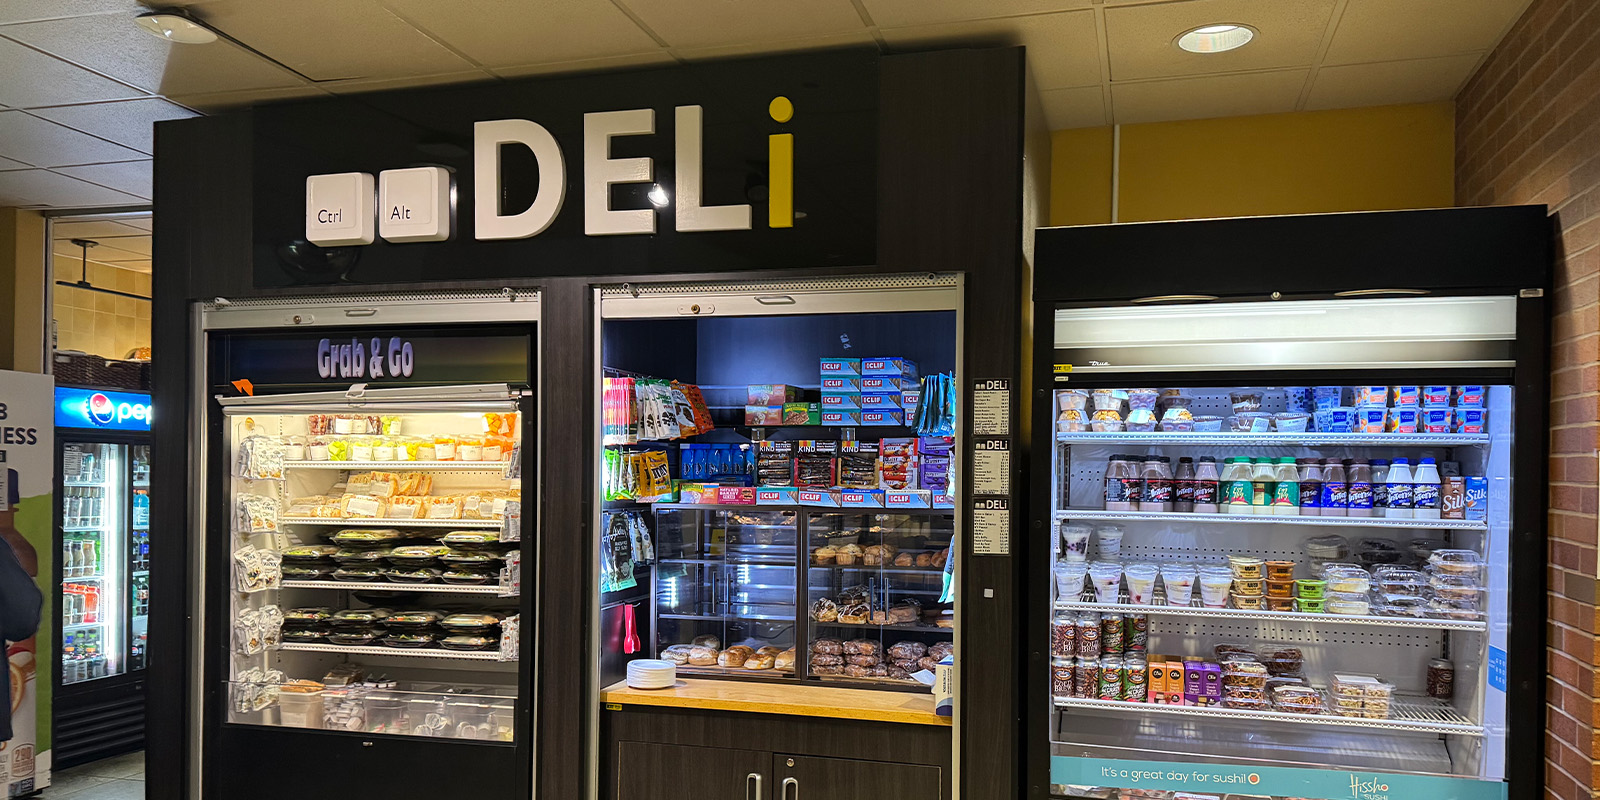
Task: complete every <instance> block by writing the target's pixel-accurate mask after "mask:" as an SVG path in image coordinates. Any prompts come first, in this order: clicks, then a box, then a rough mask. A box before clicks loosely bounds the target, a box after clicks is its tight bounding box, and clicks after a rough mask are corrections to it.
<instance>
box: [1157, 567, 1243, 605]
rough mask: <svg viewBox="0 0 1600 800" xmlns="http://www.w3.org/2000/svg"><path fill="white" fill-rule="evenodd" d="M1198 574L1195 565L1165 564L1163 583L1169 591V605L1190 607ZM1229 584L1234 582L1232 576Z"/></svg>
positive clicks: (1162, 576)
mask: <svg viewBox="0 0 1600 800" xmlns="http://www.w3.org/2000/svg"><path fill="white" fill-rule="evenodd" d="M1197 576H1198V573H1197V572H1196V570H1195V567H1194V565H1193V564H1164V565H1162V567H1161V583H1162V585H1164V586H1165V587H1166V590H1167V605H1169V606H1188V605H1189V604H1191V603H1193V602H1194V582H1195V578H1196V577H1197ZM1229 582H1230V583H1231V582H1232V577H1231V576H1230V578H1229Z"/></svg>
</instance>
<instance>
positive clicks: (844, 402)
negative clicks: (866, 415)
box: [822, 394, 861, 411]
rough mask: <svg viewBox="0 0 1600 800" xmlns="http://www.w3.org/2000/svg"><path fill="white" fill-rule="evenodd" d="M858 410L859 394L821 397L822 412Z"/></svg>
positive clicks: (859, 403) (859, 405)
mask: <svg viewBox="0 0 1600 800" xmlns="http://www.w3.org/2000/svg"><path fill="white" fill-rule="evenodd" d="M860 408H861V395H859V394H824V395H822V410H824V411H855V410H858V409H860Z"/></svg>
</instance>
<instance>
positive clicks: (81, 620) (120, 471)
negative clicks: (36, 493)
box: [60, 442, 130, 684]
mask: <svg viewBox="0 0 1600 800" xmlns="http://www.w3.org/2000/svg"><path fill="white" fill-rule="evenodd" d="M61 462H62V468H61V469H62V471H61V504H62V506H61V530H62V538H61V577H62V580H61V598H60V599H61V603H60V608H61V615H62V617H61V629H62V637H61V682H62V683H63V684H74V683H82V682H84V681H92V680H96V679H99V678H106V677H110V676H112V675H121V674H122V673H123V672H125V671H127V669H128V664H127V658H126V647H127V639H128V626H127V619H126V616H125V612H126V609H127V604H126V602H125V600H124V598H126V597H127V594H126V593H127V592H128V591H129V588H128V586H129V583H128V571H127V568H128V562H127V560H126V559H124V558H123V557H122V553H124V552H126V550H127V547H128V541H129V537H128V529H129V519H128V510H129V508H130V505H129V497H128V491H129V487H128V482H129V481H128V478H129V475H128V448H127V446H125V445H120V444H109V443H77V442H69V443H65V444H63V445H62V459H61Z"/></svg>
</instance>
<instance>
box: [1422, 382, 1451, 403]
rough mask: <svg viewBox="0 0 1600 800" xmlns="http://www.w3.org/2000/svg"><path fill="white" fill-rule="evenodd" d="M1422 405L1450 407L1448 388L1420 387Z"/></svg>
mask: <svg viewBox="0 0 1600 800" xmlns="http://www.w3.org/2000/svg"><path fill="white" fill-rule="evenodd" d="M1422 405H1424V406H1435V407H1437V406H1448V405H1450V387H1448V386H1424V387H1422Z"/></svg>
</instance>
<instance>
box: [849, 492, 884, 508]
mask: <svg viewBox="0 0 1600 800" xmlns="http://www.w3.org/2000/svg"><path fill="white" fill-rule="evenodd" d="M839 505H840V506H842V507H844V508H883V492H880V491H878V490H876V489H845V490H844V491H841V492H839Z"/></svg>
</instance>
